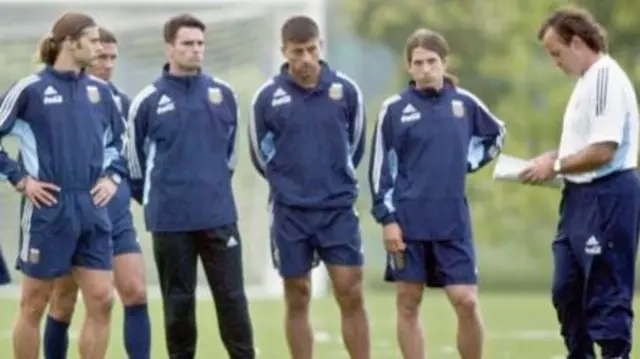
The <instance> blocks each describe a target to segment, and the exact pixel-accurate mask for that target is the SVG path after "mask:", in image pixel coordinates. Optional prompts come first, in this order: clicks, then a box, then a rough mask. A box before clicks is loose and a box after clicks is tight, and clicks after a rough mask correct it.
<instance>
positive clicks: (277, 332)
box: [0, 292, 640, 359]
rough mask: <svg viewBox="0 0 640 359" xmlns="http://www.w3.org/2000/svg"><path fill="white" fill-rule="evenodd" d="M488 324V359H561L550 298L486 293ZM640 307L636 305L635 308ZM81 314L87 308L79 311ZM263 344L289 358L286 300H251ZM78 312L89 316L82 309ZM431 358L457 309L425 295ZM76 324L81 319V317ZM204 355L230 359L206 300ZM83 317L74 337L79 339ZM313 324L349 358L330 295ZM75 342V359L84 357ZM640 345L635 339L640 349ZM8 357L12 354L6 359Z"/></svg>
mask: <svg viewBox="0 0 640 359" xmlns="http://www.w3.org/2000/svg"><path fill="white" fill-rule="evenodd" d="M481 303H482V307H483V310H484V313H485V320H486V326H487V348H486V355H485V357H486V358H487V359H505V358H514V359H515V358H517V359H561V358H562V354H563V347H562V343H561V341H560V338H559V336H558V334H557V333H558V329H557V326H556V322H555V317H554V313H553V311H552V310H551V307H550V304H549V301H548V297H547V296H546V295H545V294H499V293H487V294H483V295H482V296H481ZM159 304H160V303H159V301H157V300H154V301H152V304H151V315H152V326H153V355H152V358H154V359H156V358H157V359H163V358H166V354H165V352H164V341H163V332H162V314H161V313H162V312H161V310H162V309H161V306H160V305H159ZM367 307H368V310H369V314H370V323H371V328H372V333H371V336H372V347H373V356H372V358H374V359H397V358H400V355H399V352H398V350H397V349H396V343H395V339H394V338H395V334H394V327H395V324H394V321H395V315H394V309H393V297H392V296H391V295H390V294H388V293H380V292H370V293H368V294H367ZM639 307H640V303H636V310H637V309H639ZM17 309H18V308H17V301H16V300H14V299H7V298H3V299H0V323H1V324H0V338H1V339H0V353H5V354H7V353H11V339H10V338H11V325H12V323H13V318H14V316H15V313H16V311H17ZM79 309H80V308H79ZM251 311H252V315H253V322H254V328H255V337H256V343H257V347H258V350H259V357H260V358H268V359H286V358H287V357H288V356H287V351H286V346H285V339H284V335H283V331H282V325H281V323H282V319H281V318H282V315H283V306H282V303H281V301H280V300H255V301H252V302H251ZM78 314H79V315H82V314H81V313H80V312H79V313H78ZM114 314H115V317H114V318H115V321H114V328H113V331H112V337H111V346H110V348H109V355H108V358H109V359H123V358H126V355H125V354H124V351H123V348H122V339H121V338H122V331H121V315H122V313H121V310H120V308H119V307H117V309H116V311H115V313H114ZM423 318H424V323H425V327H426V328H425V329H426V336H427V345H428V349H429V353H430V356H429V358H430V359H438V358H443V359H447V358H457V357H458V356H457V354H456V352H455V342H454V333H455V319H454V317H453V313H452V311H451V308H450V307H449V305H448V303H447V302H446V301H445V299H444V298H443V297H442V296H441V295H439V294H438V293H433V294H429V296H427V297H426V301H425V306H424V310H423ZM77 319H80V317H78V318H77ZM198 321H199V349H198V350H199V352H198V356H197V358H199V359H205V358H220V359H222V358H225V357H226V356H225V353H224V351H223V348H222V345H221V344H220V340H219V339H218V329H217V326H216V318H215V313H214V310H213V305H212V303H211V302H209V301H207V300H202V301H200V302H199V307H198ZM79 322H80V321H79V320H78V321H76V323H75V325H74V326H73V331H72V333H71V335H72V339H74V338H75V333H77V332H76V330H77V329H78V324H79ZM313 325H314V328H315V330H316V333H315V334H316V358H319V359H342V358H348V357H347V355H346V353H345V351H344V349H343V346H342V344H341V340H340V330H339V328H340V326H339V321H338V316H337V312H336V309H335V306H334V303H333V301H332V300H331V298H324V299H317V300H315V301H314V302H313ZM636 329H638V327H637V326H636ZM75 344H76V342H75V340H72V343H71V345H72V347H71V352H70V354H71V355H70V358H77V357H78V356H77V355H76V353H75V351H76V347H75ZM638 345H640V342H639V341H638V340H636V346H638ZM3 357H8V356H3Z"/></svg>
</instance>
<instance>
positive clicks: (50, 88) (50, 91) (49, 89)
mask: <svg viewBox="0 0 640 359" xmlns="http://www.w3.org/2000/svg"><path fill="white" fill-rule="evenodd" d="M57 94H58V91H56V89H54V88H53V86H47V88H46V89H45V90H44V95H45V96H53V95H57Z"/></svg>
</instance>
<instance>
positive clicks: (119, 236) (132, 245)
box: [108, 181, 142, 256]
mask: <svg viewBox="0 0 640 359" xmlns="http://www.w3.org/2000/svg"><path fill="white" fill-rule="evenodd" d="M108 210H109V218H110V219H111V223H112V226H113V230H112V234H113V255H114V256H119V255H121V254H127V253H141V252H142V250H141V249H140V243H139V242H138V235H137V233H136V229H135V226H134V225H133V215H132V214H131V189H130V188H129V183H128V182H126V181H123V182H122V183H120V185H119V186H118V192H116V195H115V196H114V197H113V199H112V200H111V202H109V207H108Z"/></svg>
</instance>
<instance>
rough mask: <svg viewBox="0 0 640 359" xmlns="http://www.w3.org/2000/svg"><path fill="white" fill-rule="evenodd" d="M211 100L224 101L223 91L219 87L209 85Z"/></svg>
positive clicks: (216, 102)
mask: <svg viewBox="0 0 640 359" xmlns="http://www.w3.org/2000/svg"><path fill="white" fill-rule="evenodd" d="M209 101H211V103H213V104H216V105H218V104H220V103H221V102H222V91H220V89H219V88H217V87H209Z"/></svg>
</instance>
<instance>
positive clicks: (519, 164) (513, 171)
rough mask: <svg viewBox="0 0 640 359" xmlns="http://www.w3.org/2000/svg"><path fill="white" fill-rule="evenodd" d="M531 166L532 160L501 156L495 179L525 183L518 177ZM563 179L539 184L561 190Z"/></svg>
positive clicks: (557, 178) (494, 175)
mask: <svg viewBox="0 0 640 359" xmlns="http://www.w3.org/2000/svg"><path fill="white" fill-rule="evenodd" d="M530 165H531V160H524V159H521V158H518V157H514V156H509V155H505V154H501V155H499V156H498V158H497V159H496V166H495V168H494V170H493V179H496V180H500V181H508V182H518V183H523V182H522V181H521V180H520V178H518V176H519V175H520V173H522V171H524V170H525V169H526V168H527V167H529V166H530ZM563 183H564V182H563V180H562V178H561V177H556V178H554V179H551V180H549V181H546V182H542V183H539V184H537V185H539V186H545V187H553V188H560V187H562V185H563Z"/></svg>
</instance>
